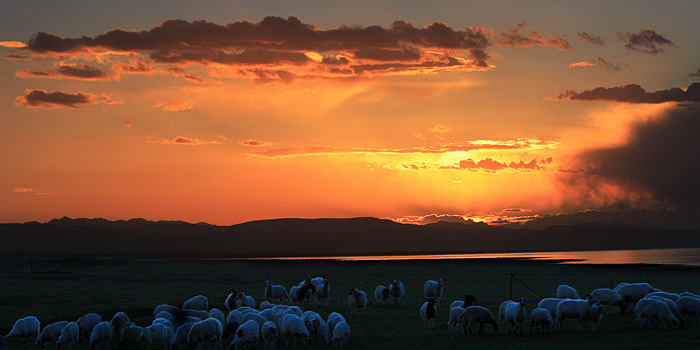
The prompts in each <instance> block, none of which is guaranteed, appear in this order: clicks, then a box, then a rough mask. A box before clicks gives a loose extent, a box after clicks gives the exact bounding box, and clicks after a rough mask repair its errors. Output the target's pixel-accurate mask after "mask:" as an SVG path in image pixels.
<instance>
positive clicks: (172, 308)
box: [153, 304, 180, 317]
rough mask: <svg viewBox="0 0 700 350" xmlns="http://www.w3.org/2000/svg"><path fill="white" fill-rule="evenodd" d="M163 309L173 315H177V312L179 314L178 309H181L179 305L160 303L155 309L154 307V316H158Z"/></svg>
mask: <svg viewBox="0 0 700 350" xmlns="http://www.w3.org/2000/svg"><path fill="white" fill-rule="evenodd" d="M161 311H167V312H168V313H170V314H171V315H175V314H177V312H178V311H180V308H179V307H177V306H172V305H168V304H160V305H158V306H156V308H155V309H153V316H154V317H158V314H159V313H160V312H161Z"/></svg>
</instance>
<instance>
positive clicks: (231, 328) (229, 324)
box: [224, 310, 243, 334]
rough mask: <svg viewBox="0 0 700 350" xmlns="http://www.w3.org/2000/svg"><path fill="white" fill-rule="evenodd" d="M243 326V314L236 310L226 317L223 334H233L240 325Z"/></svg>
mask: <svg viewBox="0 0 700 350" xmlns="http://www.w3.org/2000/svg"><path fill="white" fill-rule="evenodd" d="M242 324H243V314H241V312H240V311H238V310H231V312H229V313H228V316H226V322H225V323H224V325H225V327H224V333H225V334H228V333H233V332H235V331H236V330H237V329H238V327H239V326H240V325H242Z"/></svg>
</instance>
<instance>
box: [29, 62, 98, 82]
mask: <svg viewBox="0 0 700 350" xmlns="http://www.w3.org/2000/svg"><path fill="white" fill-rule="evenodd" d="M17 76H18V77H22V78H30V77H34V78H69V79H82V80H108V79H110V78H111V77H110V75H108V74H107V73H105V72H104V71H102V70H101V69H99V68H97V67H93V66H89V65H86V64H80V65H59V66H58V67H56V68H53V69H49V70H45V71H30V70H28V69H24V70H20V71H18V72H17Z"/></svg>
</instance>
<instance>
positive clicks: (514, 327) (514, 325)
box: [505, 298, 525, 336]
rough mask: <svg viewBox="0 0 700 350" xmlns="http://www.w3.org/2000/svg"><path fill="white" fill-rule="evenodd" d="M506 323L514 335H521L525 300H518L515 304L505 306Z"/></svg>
mask: <svg viewBox="0 0 700 350" xmlns="http://www.w3.org/2000/svg"><path fill="white" fill-rule="evenodd" d="M505 319H506V323H508V325H509V326H510V330H511V331H512V332H513V334H515V335H521V336H522V335H523V321H524V320H525V299H523V298H520V300H518V301H517V302H512V303H510V304H507V305H506V310H505Z"/></svg>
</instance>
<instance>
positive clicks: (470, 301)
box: [450, 294, 476, 310]
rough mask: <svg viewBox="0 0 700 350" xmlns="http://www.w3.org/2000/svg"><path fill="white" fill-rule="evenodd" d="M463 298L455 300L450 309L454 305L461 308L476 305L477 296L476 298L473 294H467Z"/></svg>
mask: <svg viewBox="0 0 700 350" xmlns="http://www.w3.org/2000/svg"><path fill="white" fill-rule="evenodd" d="M463 298H464V299H463V300H455V301H453V302H452V303H451V304H450V310H452V308H453V307H456V306H459V307H461V308H467V307H470V306H472V305H474V302H475V301H476V298H474V296H473V295H471V294H465V295H464V297H463Z"/></svg>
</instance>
